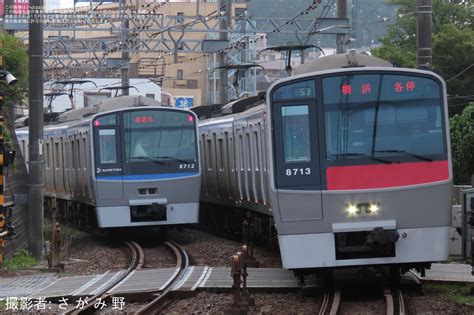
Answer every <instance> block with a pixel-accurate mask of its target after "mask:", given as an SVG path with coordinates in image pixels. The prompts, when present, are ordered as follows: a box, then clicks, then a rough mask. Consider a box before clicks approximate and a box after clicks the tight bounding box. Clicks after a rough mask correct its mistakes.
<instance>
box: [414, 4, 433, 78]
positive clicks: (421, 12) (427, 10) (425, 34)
mask: <svg viewBox="0 0 474 315" xmlns="http://www.w3.org/2000/svg"><path fill="white" fill-rule="evenodd" d="M416 4H417V10H416V47H417V50H416V64H417V66H418V68H423V69H431V66H432V63H433V61H432V49H431V32H432V25H433V22H432V15H433V7H432V3H431V0H417V2H416Z"/></svg>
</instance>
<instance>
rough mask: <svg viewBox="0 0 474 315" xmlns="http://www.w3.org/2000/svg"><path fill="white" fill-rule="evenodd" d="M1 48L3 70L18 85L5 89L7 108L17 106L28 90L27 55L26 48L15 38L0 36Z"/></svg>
mask: <svg viewBox="0 0 474 315" xmlns="http://www.w3.org/2000/svg"><path fill="white" fill-rule="evenodd" d="M0 41H2V43H3V48H2V49H1V51H0V54H1V55H2V56H3V68H4V69H5V70H7V71H9V72H10V73H11V74H13V75H14V76H15V77H16V78H17V79H18V83H17V84H16V85H14V86H9V87H8V88H6V89H5V93H6V95H5V103H6V104H7V106H14V104H19V103H21V102H22V101H23V99H24V98H25V97H26V93H27V89H28V54H27V52H26V47H25V45H23V44H22V43H21V42H20V41H19V40H18V39H17V38H15V37H13V36H5V35H2V34H0Z"/></svg>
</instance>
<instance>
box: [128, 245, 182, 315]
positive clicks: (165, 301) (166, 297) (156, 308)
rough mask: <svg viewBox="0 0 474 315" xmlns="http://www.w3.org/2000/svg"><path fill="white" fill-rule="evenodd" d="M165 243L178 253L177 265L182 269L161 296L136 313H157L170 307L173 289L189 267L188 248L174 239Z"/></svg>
mask: <svg viewBox="0 0 474 315" xmlns="http://www.w3.org/2000/svg"><path fill="white" fill-rule="evenodd" d="M165 244H166V245H167V246H168V247H169V248H170V249H171V250H172V251H173V252H174V254H175V255H176V266H178V267H179V268H180V270H179V272H177V273H176V274H175V275H174V277H173V279H172V280H171V281H169V283H168V285H167V286H166V288H164V289H163V290H162V291H161V292H160V295H159V296H157V297H156V298H155V299H153V300H152V301H150V302H149V303H148V304H146V305H145V306H144V307H142V308H141V309H139V310H138V311H137V312H136V313H135V314H157V313H160V312H162V311H163V310H165V309H166V308H168V307H169V306H170V305H171V304H173V302H174V300H173V295H172V289H173V287H174V286H175V285H176V284H177V283H178V282H179V281H181V279H182V278H183V276H184V275H185V274H186V272H187V270H188V268H189V256H188V253H187V252H186V250H185V249H184V248H183V247H182V246H180V245H179V244H177V243H175V242H173V241H167V242H165Z"/></svg>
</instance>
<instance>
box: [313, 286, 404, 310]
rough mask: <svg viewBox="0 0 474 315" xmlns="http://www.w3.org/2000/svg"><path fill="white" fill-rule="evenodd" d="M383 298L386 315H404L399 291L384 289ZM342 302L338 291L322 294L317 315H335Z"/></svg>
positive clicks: (401, 296) (402, 300)
mask: <svg viewBox="0 0 474 315" xmlns="http://www.w3.org/2000/svg"><path fill="white" fill-rule="evenodd" d="M384 298H385V306H386V314H387V315H406V314H407V313H406V310H405V301H404V299H403V294H402V291H401V290H400V289H389V288H385V289H384ZM341 302H342V294H341V291H340V290H336V291H327V292H325V293H324V296H323V302H322V304H321V308H320V309H319V313H318V314H319V315H337V314H339V306H340V305H341Z"/></svg>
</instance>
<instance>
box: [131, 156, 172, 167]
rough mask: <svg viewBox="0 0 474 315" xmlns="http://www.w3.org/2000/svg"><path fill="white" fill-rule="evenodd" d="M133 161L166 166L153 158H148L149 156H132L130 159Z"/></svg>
mask: <svg viewBox="0 0 474 315" xmlns="http://www.w3.org/2000/svg"><path fill="white" fill-rule="evenodd" d="M131 159H133V160H146V161H152V162H154V163H157V164H160V165H166V163H164V162H162V161H159V160H157V159H155V158H152V157H149V156H133V157H131Z"/></svg>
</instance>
